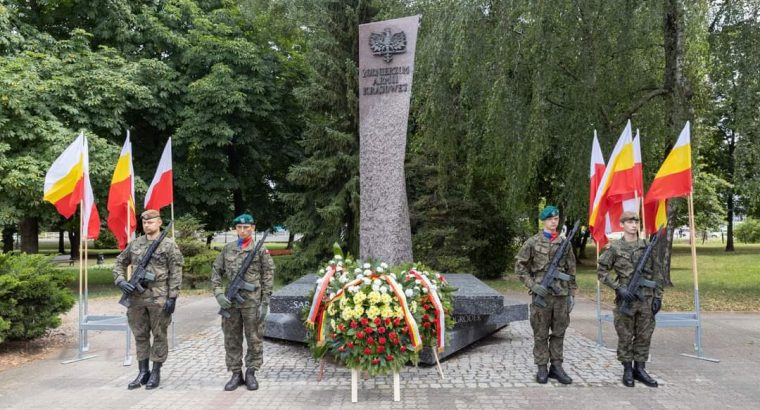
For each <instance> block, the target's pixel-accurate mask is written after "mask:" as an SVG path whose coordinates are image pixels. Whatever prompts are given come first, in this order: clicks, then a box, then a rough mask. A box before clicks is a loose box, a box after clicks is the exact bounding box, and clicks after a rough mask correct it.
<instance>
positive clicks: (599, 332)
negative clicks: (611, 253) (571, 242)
mask: <svg viewBox="0 0 760 410" xmlns="http://www.w3.org/2000/svg"><path fill="white" fill-rule="evenodd" d="M594 244H595V246H596V267H597V269H599V243H598V242H596V241H594ZM596 320H597V322H598V324H597V327H596V345H597V346H604V337H603V336H604V335H603V333H602V289H601V283H600V282H599V275H597V278H596Z"/></svg>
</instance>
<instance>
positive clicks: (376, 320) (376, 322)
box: [375, 317, 383, 326]
mask: <svg viewBox="0 0 760 410" xmlns="http://www.w3.org/2000/svg"><path fill="white" fill-rule="evenodd" d="M375 324H376V325H378V326H380V325H381V324H383V319H380V317H376V318H375Z"/></svg>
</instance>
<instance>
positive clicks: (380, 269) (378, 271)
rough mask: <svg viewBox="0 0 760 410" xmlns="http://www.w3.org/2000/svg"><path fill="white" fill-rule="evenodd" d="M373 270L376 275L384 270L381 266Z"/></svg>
mask: <svg viewBox="0 0 760 410" xmlns="http://www.w3.org/2000/svg"><path fill="white" fill-rule="evenodd" d="M375 270H376V271H377V273H383V272H385V269H383V267H382V266H378V267H377V269H375Z"/></svg>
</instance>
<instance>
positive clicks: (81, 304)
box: [78, 199, 84, 357]
mask: <svg viewBox="0 0 760 410" xmlns="http://www.w3.org/2000/svg"><path fill="white" fill-rule="evenodd" d="M83 231H84V199H82V200H80V201H79V329H78V330H79V356H80V357H81V356H82V353H84V338H83V337H82V336H83V332H84V331H83V330H82V320H83V318H84V299H83V295H84V292H83V283H84V265H83V260H84V257H83V255H82V254H83V252H84V250H83V249H82V236H83V235H82V233H83Z"/></svg>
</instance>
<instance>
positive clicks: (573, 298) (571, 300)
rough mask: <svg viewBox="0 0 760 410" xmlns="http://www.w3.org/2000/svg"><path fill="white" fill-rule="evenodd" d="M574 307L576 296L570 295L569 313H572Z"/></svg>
mask: <svg viewBox="0 0 760 410" xmlns="http://www.w3.org/2000/svg"><path fill="white" fill-rule="evenodd" d="M574 307H575V296H568V300H567V313H572V312H573V308H574Z"/></svg>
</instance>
